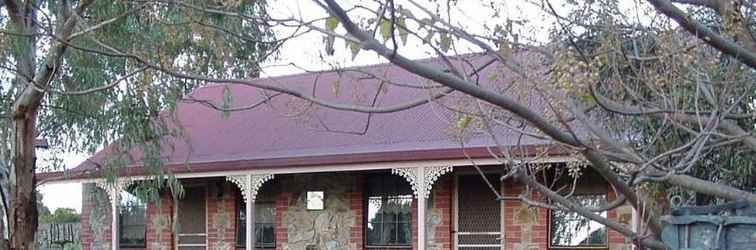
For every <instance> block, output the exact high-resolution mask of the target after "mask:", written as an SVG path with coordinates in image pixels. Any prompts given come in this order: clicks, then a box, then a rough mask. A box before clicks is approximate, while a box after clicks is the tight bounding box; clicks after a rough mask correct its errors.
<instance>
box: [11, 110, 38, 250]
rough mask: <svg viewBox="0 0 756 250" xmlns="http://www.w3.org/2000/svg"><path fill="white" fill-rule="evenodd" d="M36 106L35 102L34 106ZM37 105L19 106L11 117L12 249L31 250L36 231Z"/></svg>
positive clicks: (33, 246)
mask: <svg viewBox="0 0 756 250" xmlns="http://www.w3.org/2000/svg"><path fill="white" fill-rule="evenodd" d="M37 103H38V102H37ZM37 107H38V105H31V106H19V107H17V109H16V113H15V117H14V126H15V131H14V132H15V135H14V136H15V141H16V148H15V150H14V154H13V157H14V166H13V168H14V172H15V174H14V176H12V177H11V178H15V182H16V188H15V190H14V192H13V200H14V202H13V207H12V208H13V209H12V210H11V211H12V215H13V216H12V221H11V222H9V223H12V224H11V225H12V226H11V228H13V232H12V236H11V246H10V247H11V249H14V250H26V249H34V248H35V245H34V234H35V232H36V230H37V198H36V192H35V188H34V187H35V184H36V183H35V182H36V180H35V178H34V170H35V169H36V168H35V162H36V156H35V152H34V150H35V148H34V139H35V137H36V136H35V129H34V128H35V124H36V121H37Z"/></svg>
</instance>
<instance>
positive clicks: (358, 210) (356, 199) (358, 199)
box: [347, 174, 365, 250]
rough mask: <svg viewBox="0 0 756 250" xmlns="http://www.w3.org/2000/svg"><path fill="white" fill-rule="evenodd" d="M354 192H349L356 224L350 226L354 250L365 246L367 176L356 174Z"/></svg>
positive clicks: (350, 204)
mask: <svg viewBox="0 0 756 250" xmlns="http://www.w3.org/2000/svg"><path fill="white" fill-rule="evenodd" d="M354 185H355V186H354V189H353V192H350V193H348V194H347V195H348V196H349V206H350V209H351V210H352V213H354V224H353V225H352V226H351V227H350V228H349V236H350V239H349V242H350V243H351V244H352V245H354V250H362V249H363V247H364V242H365V240H364V239H365V238H364V232H365V231H364V230H363V224H364V223H365V220H364V218H363V216H364V213H365V207H364V206H365V202H364V200H363V199H364V197H365V194H364V189H365V176H364V175H362V174H355V181H354Z"/></svg>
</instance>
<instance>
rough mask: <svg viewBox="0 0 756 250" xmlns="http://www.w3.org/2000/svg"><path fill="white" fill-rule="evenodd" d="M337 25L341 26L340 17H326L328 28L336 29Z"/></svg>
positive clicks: (330, 29)
mask: <svg viewBox="0 0 756 250" xmlns="http://www.w3.org/2000/svg"><path fill="white" fill-rule="evenodd" d="M336 27H339V19H338V18H337V17H335V16H330V17H328V18H327V19H326V30H328V31H334V30H336Z"/></svg>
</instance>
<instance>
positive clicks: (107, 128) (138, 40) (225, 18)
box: [0, 0, 279, 248]
mask: <svg viewBox="0 0 756 250" xmlns="http://www.w3.org/2000/svg"><path fill="white" fill-rule="evenodd" d="M265 6H266V3H265V1H200V0H189V1H179V2H165V1H139V2H133V1H115V2H110V1H90V0H81V1H11V0H8V1H3V2H0V10H1V11H0V170H1V171H0V177H2V178H1V179H0V184H2V187H3V188H2V189H0V191H1V192H0V193H1V194H3V196H2V197H3V198H4V199H3V205H4V207H3V208H4V209H5V210H6V211H8V210H10V209H9V207H7V206H11V205H12V206H14V208H15V211H24V210H27V209H28V208H30V207H31V208H33V207H34V204H30V203H29V202H28V200H31V199H32V198H33V197H34V191H33V190H34V185H35V181H34V177H33V173H34V172H37V171H39V170H45V171H50V170H62V168H63V166H60V165H57V166H51V167H50V168H49V169H37V167H36V166H37V164H34V161H35V158H36V157H35V155H34V148H33V147H34V146H33V145H34V139H35V138H45V139H46V140H47V141H48V142H49V144H50V146H51V147H52V148H53V149H54V150H55V151H63V152H71V151H73V152H88V153H92V152H94V151H95V150H98V149H101V148H103V147H106V146H107V145H111V146H110V148H108V150H111V151H112V152H114V155H116V157H114V158H113V159H110V161H109V163H108V164H105V165H103V166H100V167H99V170H102V171H103V172H102V173H105V175H107V179H109V180H110V181H113V179H115V177H116V175H115V173H116V172H117V171H118V170H117V169H118V168H119V167H122V166H124V165H128V164H133V163H135V162H137V161H140V162H143V163H145V166H146V167H147V169H148V172H149V173H150V174H151V175H150V177H151V178H150V179H149V180H148V181H144V182H141V183H142V184H143V185H151V186H152V187H151V188H142V189H140V190H143V191H144V192H141V193H143V194H145V196H150V197H148V198H149V199H147V200H151V201H152V200H157V198H156V197H155V196H154V194H155V192H152V191H150V190H153V191H154V190H156V189H158V188H159V187H161V186H163V185H166V184H167V185H169V186H170V188H171V190H173V191H174V192H173V194H174V195H181V193H182V191H181V187H180V185H178V182H177V180H176V179H175V178H173V177H171V176H170V175H169V173H166V172H165V171H163V170H162V168H161V166H162V162H161V161H160V154H159V151H160V149H161V148H164V147H170V145H165V144H164V143H162V140H161V138H163V137H166V136H174V137H176V138H180V137H181V127H180V124H176V123H175V122H174V119H173V117H172V116H173V111H174V109H175V107H176V105H177V103H178V102H181V101H182V99H183V98H185V97H186V96H187V95H188V94H189V93H190V92H191V90H193V89H195V88H197V87H199V86H203V85H207V84H208V81H205V80H200V79H189V78H187V77H181V76H186V75H195V76H202V77H212V78H250V77H255V76H257V74H258V72H259V64H260V63H261V62H262V61H264V60H265V58H267V57H268V56H269V55H270V54H271V53H272V52H273V51H274V48H276V46H278V43H279V42H278V41H276V40H275V39H274V37H273V34H272V32H271V30H270V27H269V26H268V25H267V24H266V23H265V22H262V21H260V20H264V19H266V18H267V17H268V14H267V12H266V10H265ZM137 151H138V152H140V153H139V154H138V155H139V156H137V157H135V158H136V159H134V158H132V157H131V156H130V155H131V154H127V152H130V153H134V152H137ZM14 159H17V161H13V160H14ZM53 162H59V161H53ZM11 170H13V171H11ZM13 173H16V174H13ZM166 180H167V181H166ZM21 184H23V185H21ZM16 191H17V192H16ZM16 201H19V202H16ZM16 215H18V216H32V217H34V215H33V214H26V213H17V214H12V215H10V216H11V217H13V216H16ZM53 215H54V214H53ZM25 220H31V219H29V218H19V219H11V220H9V221H25ZM27 226H28V228H26V227H27ZM19 227H20V228H19ZM19 227H16V226H12V228H13V229H15V230H17V231H18V232H19V233H18V234H19V235H18V236H15V235H16V232H12V235H14V236H13V237H12V238H13V239H14V240H13V243H12V244H13V245H15V246H16V247H18V248H23V246H22V245H23V244H24V243H22V242H23V241H30V240H33V239H32V238H33V232H34V230H33V228H34V227H35V225H34V223H30V224H29V225H22V226H19ZM30 228H31V230H29V229H30Z"/></svg>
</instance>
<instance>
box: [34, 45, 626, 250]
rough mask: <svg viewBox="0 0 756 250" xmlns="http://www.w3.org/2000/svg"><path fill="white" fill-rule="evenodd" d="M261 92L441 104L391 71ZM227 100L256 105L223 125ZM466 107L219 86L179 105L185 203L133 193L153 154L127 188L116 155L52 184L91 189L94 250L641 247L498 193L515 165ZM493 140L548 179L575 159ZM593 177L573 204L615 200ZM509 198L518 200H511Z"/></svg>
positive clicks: (509, 189)
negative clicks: (114, 164)
mask: <svg viewBox="0 0 756 250" xmlns="http://www.w3.org/2000/svg"><path fill="white" fill-rule="evenodd" d="M463 60H464V62H463ZM425 62H426V63H429V64H433V65H436V66H438V67H442V65H443V64H442V63H440V62H439V61H438V60H426V61H425ZM455 63H465V65H467V64H469V65H471V66H465V67H467V68H468V69H470V71H469V72H471V73H470V74H471V76H472V77H475V78H476V79H478V81H479V82H480V84H486V85H490V86H494V87H496V86H499V85H500V86H506V85H507V84H508V83H509V82H511V81H512V80H513V79H514V78H513V76H508V75H512V74H506V70H505V69H503V68H502V67H500V66H499V65H496V63H493V64H492V63H491V62H490V60H488V59H486V58H485V57H484V56H470V57H460V58H457V59H456V62H455ZM486 64H489V65H486ZM481 65H482V66H481ZM477 66H481V67H480V68H475V67H477ZM494 74H498V77H491V75H494ZM254 81H255V82H256V83H260V84H269V85H277V86H285V87H288V88H294V89H299V90H306V91H310V92H309V93H312V95H313V96H317V97H320V98H322V99H326V100H333V101H338V102H341V103H357V104H364V105H370V104H381V105H392V104H397V103H403V102H408V101H412V100H414V99H417V98H418V97H424V96H431V95H433V93H438V92H440V91H442V88H437V87H427V86H428V84H431V83H429V82H427V81H426V80H424V79H420V78H417V77H416V76H414V75H412V74H410V73H408V72H406V71H403V70H402V69H399V68H397V67H395V66H392V65H374V66H366V67H357V68H350V69H345V70H341V71H332V72H319V73H305V74H297V75H290V76H282V77H273V78H264V79H257V80H254ZM396 83H402V84H404V85H403V86H398V85H396ZM406 85H410V86H406ZM423 86H426V87H423ZM502 89H503V90H505V88H502ZM509 91H514V90H509ZM521 92H522V93H525V94H526V95H525V97H523V99H522V100H523V101H524V102H527V103H530V104H531V106H534V107H543V106H544V104H543V101H542V100H540V99H538V98H537V97H536V95H527V93H528V91H527V90H525V91H522V90H521ZM228 93H230V95H231V96H225V95H228ZM224 96H225V98H228V99H230V100H233V101H232V104H233V105H232V106H233V107H251V106H254V108H248V109H243V110H240V111H237V112H233V113H230V114H222V112H219V111H218V110H215V109H212V108H209V107H208V104H209V103H219V102H220V100H221V99H223V98H224ZM258 104H259V105H258ZM466 105H467V106H469V105H471V104H470V103H469V100H466V99H465V98H464V97H462V96H461V95H457V94H449V96H448V97H444V98H441V99H438V100H436V101H434V102H431V103H427V104H421V105H418V106H416V107H414V108H411V109H407V110H404V111H399V112H394V113H385V114H378V113H376V114H364V113H355V112H349V111H341V110H335V109H331V108H325V107H321V106H318V105H313V104H311V103H308V102H305V101H302V100H300V99H297V98H292V97H288V96H285V95H274V93H271V92H264V91H261V90H259V89H255V88H251V87H249V86H244V85H243V84H228V85H212V86H208V87H204V88H200V89H197V90H195V91H194V92H192V93H191V94H190V95H188V96H187V100H184V101H183V102H182V103H181V104H180V105H179V106H178V108H177V110H176V111H175V116H174V118H175V123H174V126H175V127H176V128H180V131H182V133H181V135H180V136H176V137H172V138H168V139H165V142H164V144H165V147H164V148H163V150H162V151H161V152H160V157H161V159H162V162H163V167H162V168H163V170H164V171H166V172H170V173H172V174H173V175H174V176H175V177H176V178H178V179H179V180H180V181H181V183H182V186H183V187H184V189H185V193H184V195H183V197H180V198H178V199H173V198H172V197H173V196H172V195H171V194H170V191H169V190H164V191H161V197H162V198H161V202H159V203H154V202H153V203H146V202H143V201H141V200H140V199H139V198H137V197H136V196H135V195H133V193H132V192H131V188H130V187H131V186H132V184H133V183H136V182H139V181H140V180H143V179H144V177H145V176H148V175H149V174H150V173H149V172H148V171H145V170H144V167H143V166H144V163H143V162H142V161H140V160H138V159H140V156H141V155H143V153H141V152H138V151H132V152H131V153H132V154H131V156H132V157H131V158H130V159H136V160H133V161H130V162H127V163H126V164H125V165H126V167H122V168H121V169H120V176H119V178H118V179H117V181H116V182H115V183H113V182H108V181H106V180H105V179H103V176H104V174H103V172H104V171H106V169H107V166H108V164H109V162H110V161H109V159H110V158H112V157H113V152H114V150H112V148H106V149H105V150H103V151H101V152H98V153H97V154H96V155H94V156H93V157H91V158H90V159H89V160H87V161H85V162H83V163H82V164H81V165H80V166H78V167H76V168H74V169H72V170H70V171H69V172H67V173H43V174H39V175H38V178H40V179H46V178H47V179H49V178H52V177H56V181H69V182H70V181H75V182H80V183H82V185H84V188H83V196H84V199H83V206H82V220H81V235H82V236H81V237H82V242H83V248H84V249H119V248H121V249H180V250H185V249H186V250H188V249H235V248H236V249H292V250H309V249H322V250H333V249H351V250H355V249H420V250H424V249H439V250H451V249H460V250H468V249H528V250H531V249H549V248H554V249H555V248H569V249H576V248H598V249H631V248H632V246H631V244H630V243H628V242H627V241H626V240H625V239H624V238H623V237H622V236H621V235H620V234H618V233H616V232H614V231H611V230H608V229H606V228H605V227H603V226H601V225H600V224H597V223H594V222H590V221H587V220H585V219H583V218H581V217H579V216H577V215H575V214H571V213H567V212H559V211H549V210H546V209H543V208H534V207H529V206H527V205H526V204H524V203H522V202H521V201H520V200H517V199H515V198H516V197H517V196H518V195H520V194H522V193H523V192H528V190H527V189H526V188H525V187H524V186H523V185H522V184H520V183H517V182H515V181H513V180H507V181H505V182H499V177H500V176H501V175H502V174H504V173H505V172H504V171H505V168H504V167H502V166H500V165H499V164H498V162H497V161H496V160H495V159H494V158H493V157H492V155H491V151H490V150H489V149H490V147H492V146H495V144H494V142H493V141H492V139H491V135H490V134H488V133H477V132H474V130H475V129H472V128H471V129H467V130H465V131H462V130H461V129H460V128H459V127H458V126H457V122H456V121H457V120H458V118H459V116H458V114H457V113H456V112H455V107H459V108H464V107H466ZM511 120H512V121H513V123H517V122H516V121H517V119H516V118H512V119H511ZM520 125H521V124H520ZM520 125H513V126H520ZM470 126H471V127H472V126H475V125H470ZM522 129H523V130H528V129H527V127H526V126H523V127H522ZM471 131H473V132H471ZM494 133H495V134H496V135H497V137H498V138H499V139H500V143H502V144H505V145H502V146H504V147H511V148H513V149H514V150H513V152H517V154H519V156H520V157H523V158H535V159H536V160H535V162H536V163H537V164H544V165H546V164H548V165H550V166H552V167H551V168H547V170H544V171H545V172H548V171H556V170H555V169H559V168H564V167H565V165H566V164H569V163H570V162H572V161H573V159H572V158H571V157H570V156H569V155H566V154H564V152H565V151H564V150H562V149H561V148H560V147H559V146H558V145H553V144H551V143H550V142H548V141H544V140H540V139H537V138H534V137H529V136H523V135H522V134H521V133H520V132H518V130H515V129H503V128H500V129H496V130H495V131H494ZM536 156H538V157H536ZM473 166H480V169H481V171H482V172H483V173H484V175H482V174H480V172H479V171H477V170H476V168H475V167H473ZM546 175H548V174H546ZM61 176H62V177H61ZM483 176H486V177H487V179H488V180H489V181H490V185H489V184H488V183H487V182H485V181H484V178H483ZM594 180H595V179H594V178H591V173H590V172H586V173H585V174H584V175H583V177H581V179H580V180H579V182H578V183H581V184H580V186H579V188H576V190H575V193H576V195H575V196H574V198H575V199H579V200H580V201H581V202H582V203H583V204H597V203H600V202H603V201H606V200H609V199H611V198H612V197H613V193H612V192H611V188H610V187H609V186H608V185H606V184H603V183H601V182H597V181H594ZM494 191H497V192H500V193H501V194H502V196H504V197H505V199H504V200H501V201H499V200H497V199H496V195H495V194H494ZM507 197H508V198H507ZM633 214H634V212H633V211H632V209H630V208H629V207H627V206H621V207H619V208H617V209H614V210H611V211H609V212H605V213H602V215H603V216H606V217H608V218H610V219H613V220H618V221H621V222H623V223H628V224H633V223H634V221H635V220H634V218H635V216H634V215H633Z"/></svg>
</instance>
